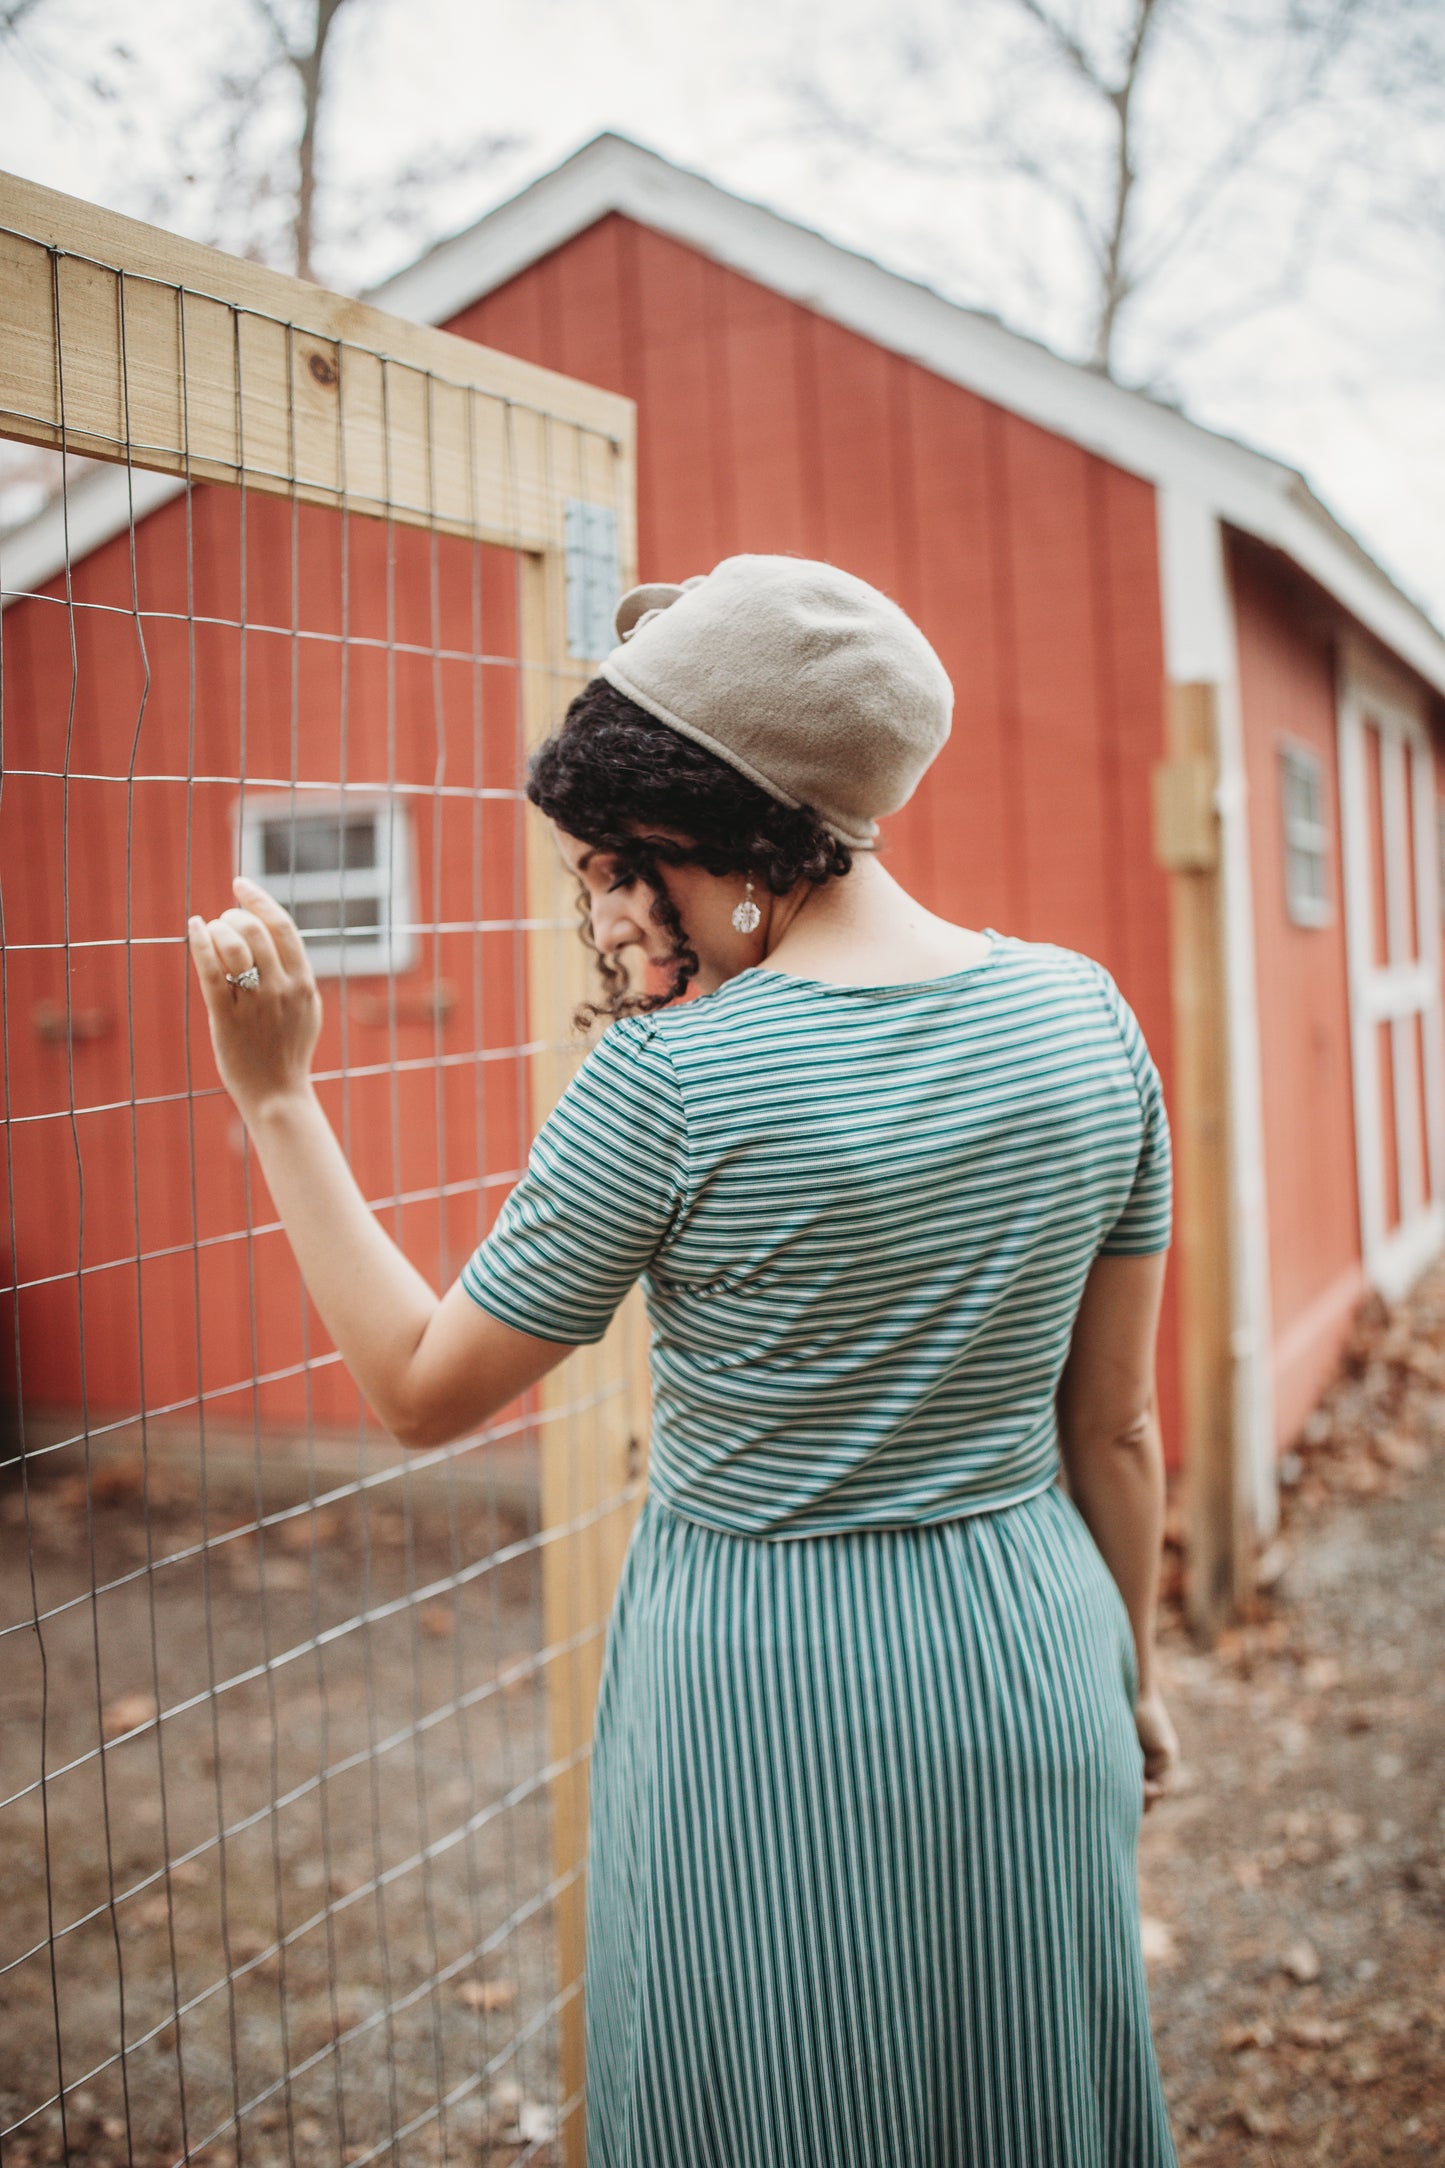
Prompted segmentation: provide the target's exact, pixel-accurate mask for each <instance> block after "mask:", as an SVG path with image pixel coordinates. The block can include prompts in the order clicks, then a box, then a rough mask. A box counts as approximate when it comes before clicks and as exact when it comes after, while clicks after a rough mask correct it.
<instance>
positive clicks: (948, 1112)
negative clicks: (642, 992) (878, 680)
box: [462, 928, 1171, 1538]
mask: <svg viewBox="0 0 1445 2168" xmlns="http://www.w3.org/2000/svg"><path fill="white" fill-rule="evenodd" d="M987 931H988V932H989V934H990V936H991V939H992V943H993V945H992V947H991V948H990V950H989V952H988V954H987V955H986V956H985V957H984V959H983V961H982V962H981V963H979V964H975V965H973V966H971V967H970V968H969V969H968V970H965V971H962V972H956V973H953V974H951V975H950V976H948V977H947V978H939V979H932V980H926V981H922V982H913V983H909V984H905V985H899V986H865V987H853V986H833V985H825V984H823V983H822V982H820V981H815V980H810V979H804V978H798V977H794V976H792V975H789V974H783V973H779V972H774V971H768V970H766V969H765V968H761V967H754V968H752V969H750V970H747V971H743V972H740V973H738V974H737V975H736V976H735V977H733V978H731V979H728V980H726V981H725V982H724V984H723V985H722V986H720V987H719V988H718V989H717V990H716V991H715V992H713V993H711V994H705V995H701V996H698V997H696V998H694V999H693V1000H691V1001H689V1002H684V1003H682V1004H680V1005H679V1006H678V1007H676V1008H674V1009H666V1010H660V1011H656V1012H654V1013H653V1014H651V1015H649V1016H634V1017H624V1018H622V1019H620V1020H619V1021H618V1022H617V1023H615V1024H612V1025H610V1026H609V1027H608V1029H607V1030H606V1031H605V1032H604V1034H603V1036H602V1038H601V1040H600V1041H599V1043H598V1044H597V1045H596V1046H594V1047H593V1048H592V1049H591V1050H590V1051H589V1053H588V1054H587V1056H586V1058H585V1059H584V1061H583V1062H582V1063H581V1065H580V1066H579V1068H578V1070H577V1073H576V1074H575V1076H574V1077H573V1078H572V1080H571V1082H570V1084H569V1085H568V1088H567V1090H566V1092H565V1093H564V1094H563V1096H562V1098H561V1099H560V1100H559V1102H558V1104H557V1106H556V1107H555V1109H554V1110H553V1112H552V1114H551V1115H550V1116H549V1117H548V1120H547V1121H546V1122H545V1123H544V1124H543V1126H542V1128H541V1130H540V1131H539V1132H538V1135H537V1137H536V1139H535V1141H534V1143H533V1146H532V1150H531V1153H530V1155H529V1159H528V1164H527V1168H526V1171H525V1172H524V1174H523V1176H522V1178H521V1180H520V1181H519V1182H518V1183H517V1184H516V1185H515V1187H514V1188H513V1190H512V1192H511V1194H510V1196H509V1197H508V1198H507V1201H506V1203H505V1204H504V1206H503V1207H502V1210H501V1212H500V1213H499V1215H498V1218H497V1221H496V1224H495V1226H494V1227H493V1228H492V1230H491V1232H490V1233H489V1234H488V1236H487V1237H486V1239H485V1241H483V1242H482V1243H481V1244H480V1245H479V1246H478V1248H477V1249H476V1251H475V1252H474V1253H473V1255H472V1256H471V1257H470V1258H469V1259H468V1261H467V1263H466V1264H465V1265H464V1267H463V1269H462V1284H463V1285H464V1286H465V1288H466V1289H467V1291H468V1293H469V1294H470V1295H471V1296H472V1297H473V1298H474V1299H475V1300H476V1301H477V1302H478V1303H480V1304H481V1306H482V1307H483V1308H484V1309H486V1310H488V1311H490V1312H491V1313H492V1314H493V1315H495V1316H497V1317H500V1318H501V1319H502V1320H503V1321H504V1322H505V1323H507V1324H509V1325H513V1326H515V1327H516V1328H517V1329H518V1330H519V1331H522V1332H529V1333H534V1334H537V1335H539V1336H540V1337H542V1338H544V1339H552V1340H559V1341H562V1342H564V1343H567V1344H569V1345H578V1344H586V1343H589V1342H592V1341H595V1340H598V1339H600V1338H601V1336H602V1334H603V1333H604V1332H605V1331H606V1329H607V1326H608V1324H609V1322H610V1320H611V1318H612V1316H613V1314H614V1312H615V1311H616V1309H617V1306H618V1304H619V1303H620V1302H621V1301H622V1299H623V1297H624V1295H625V1294H626V1293H627V1291H628V1289H629V1288H630V1287H631V1286H632V1285H633V1283H634V1282H635V1281H639V1280H640V1282H641V1285H642V1289H643V1296H644V1300H645V1302H646V1305H647V1311H648V1316H649V1319H650V1321H651V1325H652V1338H651V1357H650V1361H651V1384H652V1436H651V1445H650V1454H649V1470H648V1481H649V1487H650V1489H651V1490H652V1491H653V1493H654V1494H655V1495H656V1496H658V1497H659V1498H660V1499H662V1501H663V1502H664V1503H665V1504H667V1505H669V1506H671V1507H672V1508H673V1510H674V1511H675V1512H678V1513H681V1514H684V1515H686V1516H687V1517H688V1518H689V1519H691V1520H694V1521H697V1522H700V1523H701V1524H702V1525H703V1526H705V1527H709V1528H715V1529H718V1530H720V1531H723V1532H726V1533H731V1534H736V1535H751V1536H766V1537H771V1538H784V1537H795V1536H815V1535H823V1534H832V1533H837V1532H840V1531H842V1530H844V1529H848V1528H858V1527H874V1526H877V1525H879V1524H880V1523H881V1522H891V1523H895V1524H900V1525H906V1526H909V1527H919V1526H923V1525H926V1524H927V1523H930V1522H933V1521H944V1520H951V1519H952V1518H954V1516H955V1515H957V1514H960V1513H970V1512H979V1511H985V1510H993V1509H995V1508H997V1507H999V1506H1002V1505H1008V1504H1010V1503H1013V1502H1014V1501H1016V1500H1018V1499H1021V1498H1027V1497H1031V1496H1033V1495H1034V1494H1035V1493H1036V1492H1038V1491H1040V1490H1042V1489H1044V1488H1045V1487H1046V1486H1047V1485H1048V1484H1049V1483H1051V1482H1052V1481H1053V1479H1054V1476H1055V1472H1056V1470H1057V1466H1058V1433H1057V1425H1056V1420H1055V1409H1054V1395H1055V1392H1056V1389H1057V1386H1058V1380H1059V1374H1060V1372H1061V1370H1062V1368H1063V1365H1064V1361H1065V1358H1066V1356H1067V1354H1068V1347H1069V1335H1070V1331H1071V1329H1072V1325H1073V1319H1074V1316H1075V1313H1076V1311H1077V1308H1078V1302H1079V1297H1080V1294H1081V1292H1082V1289H1083V1285H1084V1280H1085V1277H1086V1276H1087V1273H1088V1270H1089V1267H1090V1265H1091V1264H1092V1262H1093V1259H1094V1257H1095V1255H1096V1254H1097V1253H1098V1252H1099V1251H1101V1250H1103V1251H1108V1252H1111V1253H1116V1254H1138V1253H1142V1252H1147V1251H1151V1250H1161V1249H1166V1248H1167V1247H1168V1244H1169V1234H1170V1205H1171V1188H1170V1182H1171V1169H1170V1143H1169V1127H1168V1121H1167V1118H1166V1115H1165V1110H1164V1100H1163V1093H1162V1091H1161V1089H1160V1082H1159V1073H1158V1070H1157V1068H1156V1067H1155V1064H1154V1062H1153V1059H1152V1058H1151V1056H1150V1054H1149V1050H1148V1048H1147V1046H1146V1045H1145V1043H1144V1038H1143V1034H1142V1033H1141V1031H1140V1029H1139V1025H1138V1022H1137V1020H1136V1018H1135V1016H1134V1013H1133V1011H1132V1009H1131V1008H1130V1007H1129V1005H1128V1003H1127V1002H1126V1001H1125V999H1124V997H1123V995H1122V994H1121V993H1120V991H1119V988H1118V986H1117V985H1116V983H1115V981H1114V979H1113V978H1112V976H1111V975H1110V973H1109V972H1108V971H1107V970H1106V969H1105V968H1104V967H1103V966H1102V965H1100V964H1098V963H1096V962H1094V960H1093V959H1092V958H1090V957H1086V956H1084V955H1082V954H1080V953H1079V952H1078V951H1076V950H1072V949H1066V948H1061V947H1058V946H1055V945H1054V944H1051V943H1047V942H1032V941H1023V940H1019V939H1016V938H1014V937H1012V936H1004V935H999V934H997V933H995V932H994V931H993V929H992V928H989V929H987Z"/></svg>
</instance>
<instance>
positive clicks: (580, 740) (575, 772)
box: [526, 677, 853, 1031]
mask: <svg viewBox="0 0 1445 2168" xmlns="http://www.w3.org/2000/svg"><path fill="white" fill-rule="evenodd" d="M526 794H527V797H528V798H529V799H530V801H531V803H532V804H533V805H534V806H536V807H538V808H539V810H540V811H541V812H543V813H545V814H546V815H547V817H548V819H549V820H553V821H555V822H556V823H557V825H558V827H559V828H561V829H564V830H565V831H566V833H567V834H568V835H571V836H576V837H578V838H579V840H580V841H582V842H584V843H589V844H591V845H592V846H593V847H594V848H595V849H599V850H605V851H607V852H609V853H611V854H615V856H616V860H617V874H618V879H619V880H624V879H627V878H628V877H629V876H631V877H635V878H638V879H640V880H642V881H643V882H645V884H646V885H647V887H648V888H650V889H651V890H652V909H651V914H650V915H651V919H652V922H653V924H654V925H659V926H662V927H664V928H665V929H666V931H667V932H668V933H669V934H670V935H671V936H672V949H671V953H670V954H669V955H667V956H666V957H664V958H663V959H662V960H663V962H664V963H667V964H670V965H671V966H672V979H671V982H670V984H669V985H668V986H667V988H666V989H665V990H664V991H663V992H661V993H633V992H631V991H630V990H629V988H628V984H627V979H626V975H625V974H624V972H623V971H622V969H621V967H620V966H619V965H617V964H615V963H614V962H613V961H612V960H611V958H610V957H607V956H604V955H603V954H602V953H601V952H600V950H599V949H598V947H597V944H596V942H595V941H594V940H593V938H592V925H591V910H590V907H589V903H588V898H587V889H586V886H585V884H584V883H583V882H581V881H579V882H578V884H577V888H578V903H579V911H580V926H579V931H580V933H581V936H582V939H583V941H584V942H585V943H586V945H587V947H588V948H590V949H591V950H592V952H593V954H594V956H595V957H596V959H597V970H598V974H599V976H600V978H601V980H602V983H603V986H604V988H605V990H606V994H607V999H606V1000H605V1001H603V1002H601V1003H597V1002H584V1003H583V1004H582V1006H581V1007H580V1008H579V1009H577V1010H576V1011H575V1012H574V1016H573V1023H574V1025H575V1027H576V1029H578V1030H579V1031H586V1030H588V1029H589V1028H590V1027H591V1025H592V1023H593V1022H594V1021H595V1020H596V1018H597V1017H599V1016H605V1017H606V1018H607V1019H608V1020H609V1022H610V1021H611V1020H612V1019H614V1018H616V1017H619V1016H627V1015H630V1014H632V1013H634V1012H646V1011H648V1010H651V1009H659V1008H662V1007H663V1006H664V1005H665V1004H666V1003H667V1002H669V1001H675V1000H676V999H677V998H678V996H679V995H680V994H681V993H682V992H683V990H684V988H685V987H686V986H687V984H688V982H689V980H691V979H693V978H695V977H696V975H697V972H698V970H699V968H700V965H699V959H698V955H697V951H696V950H695V949H694V948H693V947H692V945H691V943H690V942H689V941H688V938H687V935H686V932H685V931H684V928H683V924H682V920H681V918H680V916H679V914H678V910H677V906H676V905H675V904H674V903H673V901H672V898H671V897H670V896H669V895H668V893H667V890H666V889H665V887H664V886H663V883H662V879H661V876H660V874H659V872H658V867H659V865H660V864H661V865H670V866H678V865H697V866H702V867H705V868H706V870H707V871H708V872H709V873H716V874H723V873H751V874H752V875H753V877H754V879H755V880H758V881H760V882H763V883H765V884H766V886H767V887H768V888H769V890H770V891H771V892H772V894H773V895H775V896H781V895H785V894H786V893H787V891H788V890H789V889H790V888H792V887H794V886H795V885H796V883H797V882H798V881H811V882H813V883H814V884H815V886H821V885H822V883H823V882H824V881H827V880H830V879H831V878H832V877H833V876H834V875H835V874H841V873H847V872H848V871H849V869H850V868H851V866H852V864H853V853H852V851H851V849H850V848H849V846H848V845H847V844H846V843H843V842H840V841H839V839H838V838H837V837H836V836H835V835H833V834H832V833H831V831H830V830H829V829H828V828H826V827H825V826H824V824H823V820H822V817H821V816H820V814H819V813H818V811H817V809H816V807H814V806H811V805H800V806H797V807H794V806H787V805H784V804H783V801H782V800H781V799H780V798H775V797H774V796H773V795H772V793H771V792H770V791H766V790H764V789H763V787H762V785H761V784H759V783H754V782H752V781H751V780H750V779H749V778H748V777H747V776H745V775H744V774H743V773H742V772H741V770H740V769H737V768H734V767H733V766H732V764H731V762H729V761H726V760H723V759H721V758H720V757H719V755H718V754H716V753H712V752H709V751H708V749H707V747H706V746H705V745H698V744H697V743H695V741H694V740H693V739H691V738H687V737H684V736H683V734H682V732H681V731H680V730H673V729H672V728H671V727H670V726H669V725H668V724H666V723H662V722H659V721H658V720H657V718H656V716H653V715H649V713H648V712H647V710H646V708H641V707H639V706H638V705H637V702H636V701H635V700H629V699H628V698H627V695H626V694H625V693H620V692H618V690H617V688H616V687H615V686H614V685H610V684H609V683H608V681H607V679H606V678H601V677H597V678H593V679H592V681H591V683H590V684H588V685H585V686H584V687H583V688H582V691H581V692H580V693H578V695H577V697H576V699H575V700H574V701H573V702H572V704H571V706H570V707H569V708H568V710H567V713H566V715H565V717H564V718H563V720H562V722H561V724H560V725H559V727H558V728H557V729H556V730H554V731H553V732H552V734H551V736H550V737H548V738H545V739H544V740H543V741H542V743H541V744H540V745H539V746H537V748H536V749H535V751H534V752H533V753H532V756H531V758H530V760H529V761H528V763H527V783H526ZM653 824H656V825H657V826H659V827H664V828H675V829H677V830H679V831H680V832H681V833H682V834H683V835H685V836H691V837H692V838H693V839H694V840H693V842H692V843H691V844H690V845H689V844H684V843H678V842H675V841H674V840H673V839H672V837H670V836H662V835H656V834H652V833H649V829H650V828H651V827H652V826H653Z"/></svg>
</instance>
